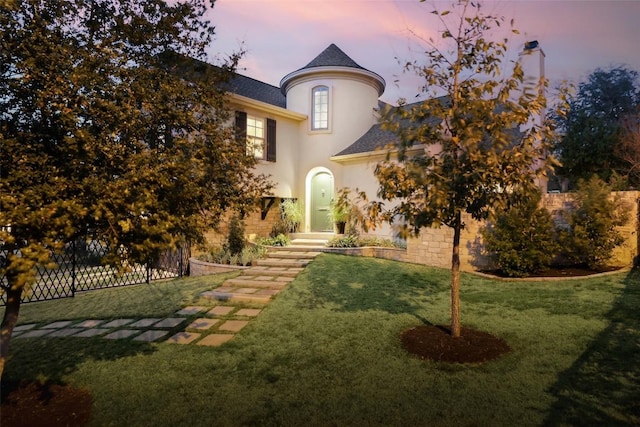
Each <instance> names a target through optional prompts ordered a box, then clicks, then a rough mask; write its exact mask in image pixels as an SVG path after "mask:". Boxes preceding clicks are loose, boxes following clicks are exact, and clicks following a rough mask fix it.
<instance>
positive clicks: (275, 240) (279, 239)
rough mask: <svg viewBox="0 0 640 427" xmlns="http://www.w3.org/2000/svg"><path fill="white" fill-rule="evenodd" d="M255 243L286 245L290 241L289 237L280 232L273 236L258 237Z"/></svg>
mask: <svg viewBox="0 0 640 427" xmlns="http://www.w3.org/2000/svg"><path fill="white" fill-rule="evenodd" d="M257 243H258V244H259V245H264V246H288V245H289V243H291V239H289V237H288V236H287V235H286V234H283V233H280V234H278V235H277V236H275V237H267V238H265V239H258V241H257Z"/></svg>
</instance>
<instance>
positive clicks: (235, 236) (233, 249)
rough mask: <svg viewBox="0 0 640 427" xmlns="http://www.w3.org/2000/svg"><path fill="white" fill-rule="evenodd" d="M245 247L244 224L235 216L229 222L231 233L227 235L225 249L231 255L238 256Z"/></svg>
mask: <svg viewBox="0 0 640 427" xmlns="http://www.w3.org/2000/svg"><path fill="white" fill-rule="evenodd" d="M244 247H245V240H244V223H243V222H242V221H241V220H240V219H239V218H238V216H237V215H234V216H232V217H231V220H230V221H229V233H228V235H227V241H226V243H225V248H226V249H227V250H228V251H229V252H230V253H231V255H238V254H240V253H242V250H243V249H244Z"/></svg>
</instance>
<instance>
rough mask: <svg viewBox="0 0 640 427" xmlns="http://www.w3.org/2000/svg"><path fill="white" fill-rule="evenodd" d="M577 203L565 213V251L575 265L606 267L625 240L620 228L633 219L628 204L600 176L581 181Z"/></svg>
mask: <svg viewBox="0 0 640 427" xmlns="http://www.w3.org/2000/svg"><path fill="white" fill-rule="evenodd" d="M573 202H574V205H575V206H574V209H573V210H572V211H570V212H569V213H568V214H565V217H566V218H565V219H566V221H567V228H566V229H565V230H563V231H561V233H560V241H561V244H562V248H563V254H564V256H566V257H567V258H568V259H569V261H571V262H573V263H575V264H579V265H586V266H588V267H589V268H592V269H599V268H603V267H605V266H607V262H609V260H610V258H611V255H612V253H613V250H614V249H615V248H616V247H617V246H619V245H621V244H622V243H623V242H624V238H623V237H622V235H621V233H620V231H618V230H617V229H616V227H619V226H622V225H624V224H626V223H627V221H628V220H629V216H628V207H627V206H625V205H624V204H623V202H622V201H621V199H620V197H619V196H618V195H614V196H611V186H609V185H607V183H605V182H604V181H603V180H602V179H600V178H599V177H598V176H596V175H594V176H592V177H591V178H590V179H589V180H588V181H585V180H580V181H578V186H577V188H576V191H575V193H573Z"/></svg>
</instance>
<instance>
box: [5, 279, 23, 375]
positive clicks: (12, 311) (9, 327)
mask: <svg viewBox="0 0 640 427" xmlns="http://www.w3.org/2000/svg"><path fill="white" fill-rule="evenodd" d="M7 279H8V280H9V288H8V289H7V291H6V296H7V305H6V307H5V311H4V318H3V319H2V325H0V380H1V379H2V373H3V372H4V365H5V363H6V361H7V356H8V355H9V341H10V340H11V335H12V334H13V328H14V327H15V326H16V323H18V315H19V314H20V298H21V297H22V287H19V288H17V289H15V288H14V287H12V286H11V279H10V278H7Z"/></svg>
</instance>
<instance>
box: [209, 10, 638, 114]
mask: <svg viewBox="0 0 640 427" xmlns="http://www.w3.org/2000/svg"><path fill="white" fill-rule="evenodd" d="M450 5H451V1H450V0H434V1H426V2H419V1H418V0H216V2H215V6H214V8H213V9H212V10H210V11H209V14H208V18H209V19H210V20H211V21H212V22H213V24H214V25H215V26H216V38H215V40H214V43H213V44H212V45H211V46H210V48H209V50H208V53H209V62H212V63H216V62H217V61H219V60H220V59H221V58H224V57H225V56H228V55H229V54H231V53H232V52H236V51H238V50H240V49H244V50H245V51H246V53H245V55H244V57H243V58H242V60H241V61H240V64H239V68H238V72H239V73H240V74H244V75H246V76H249V77H252V78H254V79H257V80H260V81H263V82H265V83H269V84H272V85H275V86H280V80H281V79H282V78H283V77H284V76H285V75H287V74H288V73H290V72H292V71H295V70H297V69H299V68H302V67H304V66H305V65H306V64H307V63H309V62H310V61H311V60H312V59H314V58H315V57H316V56H317V55H318V54H319V53H320V52H322V51H323V50H324V49H325V48H326V47H328V46H329V45H330V44H331V43H335V44H336V45H337V46H338V47H339V48H340V49H342V50H343V51H344V52H345V53H346V54H347V55H349V56H350V57H351V58H352V59H353V60H354V61H355V62H357V63H358V64H359V65H361V66H362V67H364V68H367V69H368V70H371V71H373V72H375V73H377V74H379V75H380V76H382V77H383V78H384V79H385V81H386V82H387V88H386V90H385V93H384V94H383V96H382V97H381V98H382V100H384V101H386V102H389V103H392V104H396V103H397V100H398V99H399V98H406V99H408V100H411V99H414V98H415V96H416V95H417V94H418V93H419V86H420V82H419V80H418V79H417V78H416V76H415V75H414V74H413V73H411V72H405V71H404V69H403V65H402V64H404V63H406V62H408V61H421V60H422V59H423V58H424V51H425V50H426V49H427V45H426V44H425V42H424V40H428V39H429V37H433V38H434V39H435V40H440V37H439V34H440V33H439V31H441V30H442V26H441V25H440V24H439V23H438V20H437V17H436V16H435V15H433V14H431V13H429V12H430V11H432V10H433V9H434V6H435V7H436V8H438V9H439V10H445V9H449V8H450ZM482 10H483V11H484V12H485V13H491V14H494V15H499V16H504V17H505V18H506V23H507V24H508V23H509V21H510V20H511V19H513V20H514V28H516V29H518V31H519V34H510V35H509V36H510V43H509V55H508V58H507V59H509V60H513V59H516V58H517V54H518V52H520V51H521V50H522V48H523V45H524V42H526V41H529V40H537V41H538V42H539V43H540V47H541V48H542V49H543V51H544V53H545V55H546V58H545V69H546V75H547V77H548V78H549V80H550V84H551V85H552V86H554V85H557V84H558V83H559V82H561V81H563V80H568V81H571V82H574V83H578V82H580V81H584V80H585V79H586V78H587V77H588V75H589V74H590V73H591V72H592V71H594V70H595V69H596V68H604V69H607V68H609V67H611V66H618V65H627V66H628V67H629V68H631V69H634V70H636V71H639V72H640V0H608V1H604V0H598V1H596V0H589V1H579V0H548V1H547V0H516V1H507V0H492V1H483V2H482ZM505 35H507V34H506V33H504V32H503V33H496V34H495V37H499V38H502V37H504V36H505Z"/></svg>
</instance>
